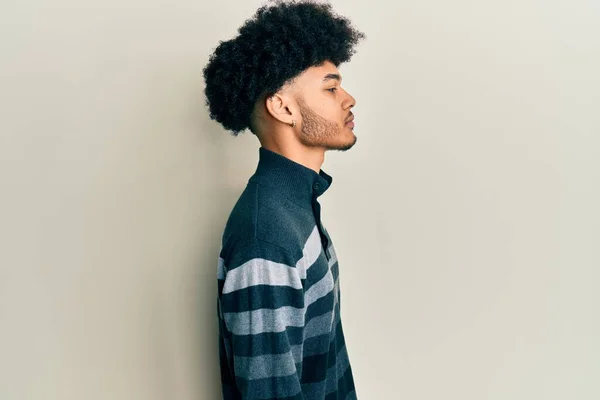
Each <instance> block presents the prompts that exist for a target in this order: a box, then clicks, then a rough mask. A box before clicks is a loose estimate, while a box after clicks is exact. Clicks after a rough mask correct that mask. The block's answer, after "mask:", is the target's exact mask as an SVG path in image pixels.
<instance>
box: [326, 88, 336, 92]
mask: <svg viewBox="0 0 600 400" xmlns="http://www.w3.org/2000/svg"><path fill="white" fill-rule="evenodd" d="M327 90H328V91H330V92H331V93H333V91H335V90H337V88H329V89H327Z"/></svg>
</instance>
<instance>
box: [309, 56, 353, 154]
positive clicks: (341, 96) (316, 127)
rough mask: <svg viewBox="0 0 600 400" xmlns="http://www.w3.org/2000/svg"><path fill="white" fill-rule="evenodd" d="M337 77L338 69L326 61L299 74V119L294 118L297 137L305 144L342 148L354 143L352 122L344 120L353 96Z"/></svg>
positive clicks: (349, 114)
mask: <svg viewBox="0 0 600 400" xmlns="http://www.w3.org/2000/svg"><path fill="white" fill-rule="evenodd" d="M341 80H342V77H341V76H340V73H339V71H338V70H337V68H336V67H335V65H334V64H333V63H331V62H329V61H326V62H325V63H324V64H323V65H321V66H319V67H311V68H309V69H307V70H306V71H305V72H304V73H303V74H302V75H301V76H300V77H299V79H298V81H297V85H298V87H299V89H300V92H301V93H299V94H298V97H297V101H298V107H299V108H300V115H301V120H300V121H297V123H299V125H300V126H299V129H298V128H297V129H298V131H299V133H298V135H299V136H298V139H299V140H300V142H301V143H302V144H304V145H305V146H319V147H324V148H326V149H327V150H341V151H345V150H348V149H350V148H351V147H352V146H354V144H355V143H356V140H357V138H356V136H355V135H354V132H353V131H352V129H353V126H352V125H351V124H350V125H349V124H347V123H346V120H347V119H348V118H349V117H353V115H352V113H351V112H350V108H352V107H354V105H355V104H356V100H355V99H354V97H352V96H351V95H350V94H349V93H348V92H346V91H345V90H344V89H342V87H341ZM298 131H297V132H298Z"/></svg>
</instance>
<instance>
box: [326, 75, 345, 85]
mask: <svg viewBox="0 0 600 400" xmlns="http://www.w3.org/2000/svg"><path fill="white" fill-rule="evenodd" d="M331 79H335V80H337V81H340V82H341V81H342V77H341V76H340V75H339V74H327V75H325V78H323V80H322V81H321V83H325V82H327V81H328V80H331Z"/></svg>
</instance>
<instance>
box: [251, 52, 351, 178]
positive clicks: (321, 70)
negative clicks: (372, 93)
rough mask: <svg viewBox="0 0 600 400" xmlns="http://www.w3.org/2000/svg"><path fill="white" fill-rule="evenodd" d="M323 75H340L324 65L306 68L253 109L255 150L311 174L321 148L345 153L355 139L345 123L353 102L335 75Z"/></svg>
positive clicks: (318, 162)
mask: <svg viewBox="0 0 600 400" xmlns="http://www.w3.org/2000/svg"><path fill="white" fill-rule="evenodd" d="M328 74H337V75H340V72H339V71H338V69H337V68H336V67H335V65H334V64H333V63H331V62H330V61H325V62H324V63H323V64H322V65H320V66H313V67H310V68H308V69H306V70H305V71H303V72H302V74H300V75H298V76H297V77H296V78H294V79H293V81H292V82H290V83H288V84H286V85H285V86H284V87H283V88H281V90H279V91H278V92H277V93H275V94H274V95H273V96H271V97H269V98H265V97H263V98H261V99H260V100H259V101H258V102H257V105H256V107H255V115H256V117H257V119H256V126H257V132H256V136H257V137H258V139H259V141H260V143H261V146H262V147H264V148H266V149H268V150H271V151H274V152H276V153H279V154H281V155H283V156H285V157H287V158H289V159H291V160H292V161H295V162H297V163H299V164H302V165H304V166H306V167H307V168H310V169H312V170H313V171H315V172H317V173H319V170H320V169H321V166H322V165H323V162H324V160H325V152H326V151H327V150H339V151H346V150H349V149H350V148H352V146H354V144H355V143H356V140H357V138H356V135H354V132H353V131H352V128H351V127H350V126H348V125H346V123H345V120H346V119H347V118H348V117H350V116H351V115H352V112H351V111H350V109H351V108H352V107H354V105H355V104H356V100H355V99H354V97H352V95H350V93H348V92H346V91H345V90H344V89H343V88H342V87H341V76H340V79H335V78H330V79H325V78H326V76H327V75H328ZM324 79H325V80H324ZM292 120H295V121H296V126H295V127H292V126H291V124H292Z"/></svg>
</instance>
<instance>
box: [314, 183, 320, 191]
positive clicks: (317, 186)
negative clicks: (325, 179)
mask: <svg viewBox="0 0 600 400" xmlns="http://www.w3.org/2000/svg"><path fill="white" fill-rule="evenodd" d="M313 189H315V190H319V182H317V183H315V184H314V185H313Z"/></svg>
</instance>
